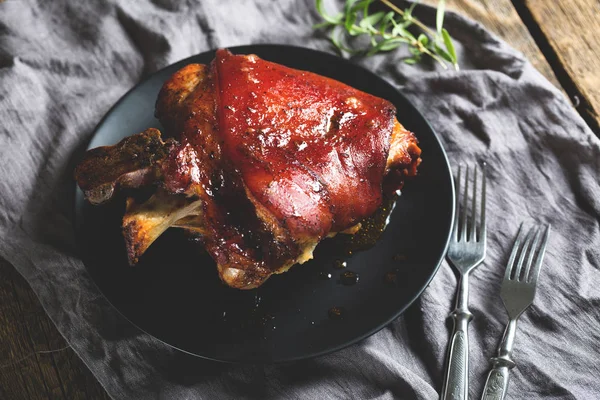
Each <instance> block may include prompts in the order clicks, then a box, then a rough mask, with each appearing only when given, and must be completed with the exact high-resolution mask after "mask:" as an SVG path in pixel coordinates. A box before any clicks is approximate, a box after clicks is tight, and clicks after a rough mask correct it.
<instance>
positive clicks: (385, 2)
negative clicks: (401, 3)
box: [381, 0, 436, 38]
mask: <svg viewBox="0 0 600 400" xmlns="http://www.w3.org/2000/svg"><path fill="white" fill-rule="evenodd" d="M381 2H382V3H383V4H385V5H386V6H388V7H389V8H391V9H392V11H395V12H396V13H398V14H400V15H401V16H403V17H404V16H405V15H406V13H405V12H404V11H402V10H401V9H400V8H398V7H396V6H395V5H394V4H393V3H392V2H390V1H389V0H381ZM410 21H411V22H412V23H413V24H415V25H417V26H418V27H419V28H421V29H422V30H423V31H424V32H427V33H428V34H429V35H431V37H432V38H435V37H436V33H435V32H434V31H432V30H431V29H429V27H428V26H427V25H425V24H423V23H422V22H421V21H419V20H418V19H416V18H414V17H413V16H412V15H411V16H410Z"/></svg>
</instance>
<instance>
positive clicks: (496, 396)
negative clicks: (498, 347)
mask: <svg viewBox="0 0 600 400" xmlns="http://www.w3.org/2000/svg"><path fill="white" fill-rule="evenodd" d="M492 364H493V368H492V370H491V371H490V373H489V374H488V377H487V381H486V382H485V387H484V389H483V396H481V400H503V399H504V397H505V396H506V389H507V388H508V376H509V375H508V374H509V371H510V370H511V369H512V368H513V367H514V366H515V363H514V362H512V360H509V359H504V358H499V357H494V358H492Z"/></svg>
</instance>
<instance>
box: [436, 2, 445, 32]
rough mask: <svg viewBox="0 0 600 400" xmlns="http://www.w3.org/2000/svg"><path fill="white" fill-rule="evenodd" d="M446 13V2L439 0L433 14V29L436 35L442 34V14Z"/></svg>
mask: <svg viewBox="0 0 600 400" xmlns="http://www.w3.org/2000/svg"><path fill="white" fill-rule="evenodd" d="M445 12H446V0H440V1H439V2H438V6H437V12H436V14H435V27H436V28H437V33H438V34H439V35H441V34H442V28H443V27H444V14H445Z"/></svg>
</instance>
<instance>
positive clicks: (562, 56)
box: [513, 0, 600, 133]
mask: <svg viewBox="0 0 600 400" xmlns="http://www.w3.org/2000/svg"><path fill="white" fill-rule="evenodd" d="M513 1H514V3H515V6H516V7H517V9H518V10H520V8H521V7H522V8H523V11H522V12H521V14H522V15H521V16H522V17H523V19H524V20H525V21H527V19H528V18H531V19H532V21H533V22H534V23H535V24H536V27H534V28H532V32H534V33H535V31H534V29H539V32H540V37H539V38H537V37H536V39H538V42H540V41H542V42H543V43H540V46H542V49H543V48H544V45H547V46H548V50H549V51H548V53H550V54H546V56H547V58H548V59H549V60H550V63H551V64H552V63H553V61H556V63H557V64H558V65H552V66H553V67H554V70H555V71H557V74H558V76H559V79H560V80H561V83H563V86H564V87H565V90H566V91H567V93H568V94H569V95H570V96H571V97H574V96H577V97H578V98H579V104H578V105H577V109H578V111H579V112H580V114H581V115H582V117H583V118H584V119H585V120H586V122H587V123H588V124H589V125H590V126H591V127H592V129H594V130H595V131H596V133H600V76H599V75H598V72H597V71H598V70H600V51H599V50H598V49H600V37H598V35H597V32H600V2H598V0H552V1H548V0H513ZM562 71H564V74H565V75H566V76H565V77H562V79H561V76H560V75H561V72H562Z"/></svg>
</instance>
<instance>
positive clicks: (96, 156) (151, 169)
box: [75, 128, 173, 204]
mask: <svg viewBox="0 0 600 400" xmlns="http://www.w3.org/2000/svg"><path fill="white" fill-rule="evenodd" d="M172 145H173V142H171V141H167V142H166V143H165V142H163V141H162V139H161V135H160V131H159V130H158V129H152V128H151V129H147V130H146V131H144V132H142V133H139V134H136V135H132V136H129V137H127V138H125V139H123V140H121V141H120V142H119V143H117V144H115V145H113V146H103V147H97V148H95V149H92V150H89V151H88V152H86V153H85V156H84V158H83V160H81V162H80V163H79V164H78V165H77V168H75V180H76V181H77V183H78V184H79V187H80V188H81V190H83V192H84V194H85V197H86V198H87V199H88V201H89V202H90V203H92V204H101V203H104V202H106V201H108V200H110V199H111V197H112V196H113V194H114V193H115V189H116V188H117V187H122V188H137V187H140V186H145V185H148V184H151V183H153V182H155V181H157V180H158V179H159V178H160V168H159V165H160V163H161V162H162V161H163V160H164V159H165V157H166V156H167V154H169V151H170V149H171V147H172Z"/></svg>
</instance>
